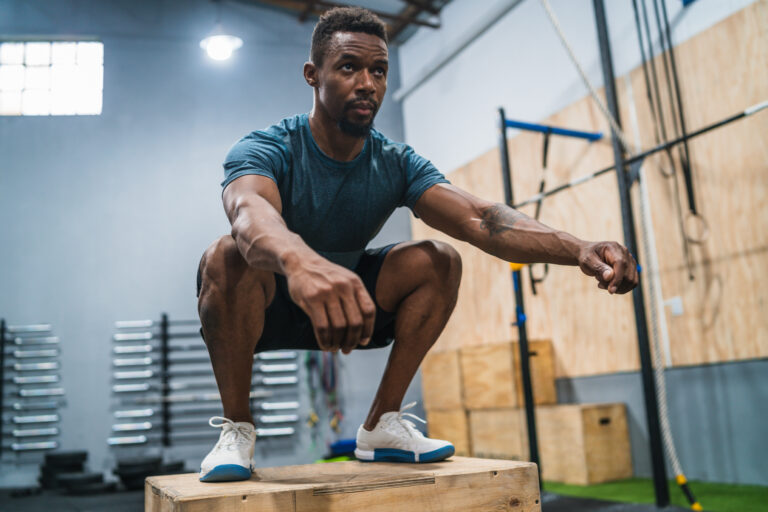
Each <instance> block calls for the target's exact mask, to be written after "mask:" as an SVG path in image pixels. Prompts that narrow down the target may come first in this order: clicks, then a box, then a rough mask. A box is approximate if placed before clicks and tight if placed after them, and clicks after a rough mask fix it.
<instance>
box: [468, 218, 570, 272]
mask: <svg viewBox="0 0 768 512" xmlns="http://www.w3.org/2000/svg"><path fill="white" fill-rule="evenodd" d="M479 213H480V218H478V219H474V221H475V222H473V223H471V224H472V225H471V226H470V229H469V231H470V234H469V237H468V240H467V241H468V242H470V243H471V244H472V245H475V246H476V247H478V248H479V249H482V250H483V251H485V252H487V253H489V254H492V255H494V256H496V257H498V258H501V259H504V260H506V261H514V262H516V263H556V264H560V265H578V263H579V260H578V257H579V250H580V249H581V247H582V246H583V244H584V242H583V241H581V240H579V239H578V238H576V237H574V236H573V235H570V234H568V233H566V232H564V231H558V230H556V229H552V228H550V227H549V226H546V225H544V224H542V223H541V222H538V221H536V220H534V219H532V218H530V217H528V216H527V215H525V214H524V213H522V212H519V211H517V210H515V209H513V208H510V207H509V206H506V205H503V204H500V203H497V204H493V205H490V206H488V207H486V208H484V209H483V210H481V211H480V212H479Z"/></svg>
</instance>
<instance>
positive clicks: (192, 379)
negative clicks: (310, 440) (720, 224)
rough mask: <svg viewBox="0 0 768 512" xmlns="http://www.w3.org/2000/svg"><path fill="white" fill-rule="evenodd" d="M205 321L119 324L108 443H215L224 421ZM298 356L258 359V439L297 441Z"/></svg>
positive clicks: (254, 395)
mask: <svg viewBox="0 0 768 512" xmlns="http://www.w3.org/2000/svg"><path fill="white" fill-rule="evenodd" d="M199 329H200V322H199V321H198V320H170V319H169V317H168V315H167V314H165V313H164V314H162V315H161V318H160V320H159V321H156V320H131V321H118V322H115V332H114V334H113V336H112V341H113V344H112V416H113V424H112V432H111V435H110V437H109V438H108V439H107V443H108V444H109V445H110V446H111V447H112V448H113V449H115V450H121V448H123V447H124V448H129V447H133V448H134V449H135V448H136V447H142V446H143V447H146V448H148V449H152V450H156V449H157V448H164V447H171V446H179V445H190V444H201V443H203V444H213V443H215V442H216V439H218V435H219V432H220V431H219V429H214V428H211V427H210V426H209V425H208V419H209V418H210V417H211V416H222V415H223V414H222V408H221V397H220V395H219V392H218V389H217V387H216V380H215V378H214V375H213V368H212V367H211V362H210V359H209V357H208V351H207V348H206V346H205V344H204V342H203V340H202V337H201V336H200V333H199ZM297 361H298V353H297V352H296V351H290V350H286V351H271V352H265V353H261V354H255V356H254V363H253V378H252V381H251V384H252V387H251V393H250V397H251V410H252V411H254V414H255V417H254V421H255V423H256V433H257V440H258V439H264V438H269V437H279V436H292V435H294V434H295V433H296V424H297V423H298V421H299V414H298V409H299V395H298V382H299V377H298V370H299V365H298V362H297Z"/></svg>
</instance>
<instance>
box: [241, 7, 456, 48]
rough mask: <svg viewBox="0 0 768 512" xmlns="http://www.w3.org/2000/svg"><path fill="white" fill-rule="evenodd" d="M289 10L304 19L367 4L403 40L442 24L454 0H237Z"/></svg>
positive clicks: (392, 38)
mask: <svg viewBox="0 0 768 512" xmlns="http://www.w3.org/2000/svg"><path fill="white" fill-rule="evenodd" d="M234 1H236V2H238V3H241V4H247V5H259V6H263V7H269V8H274V9H277V10H281V11H283V12H286V13H289V14H291V15H293V16H296V18H297V19H298V20H299V21H300V22H305V21H312V22H314V21H315V20H316V19H317V18H318V17H319V16H320V15H321V14H323V13H324V12H325V11H327V10H328V9H331V8H333V7H338V6H358V7H365V8H366V9H369V10H370V11H372V12H374V13H375V14H377V15H378V16H379V17H380V18H381V19H382V21H383V22H384V23H386V24H387V32H388V35H389V41H390V42H391V43H394V44H402V43H403V42H405V41H406V40H407V39H408V37H410V36H411V35H412V34H413V33H414V32H416V30H417V29H418V28H419V27H429V28H433V29H435V28H440V9H442V8H443V7H444V6H445V5H446V4H447V3H448V2H450V0H352V1H336V2H333V1H325V0H234Z"/></svg>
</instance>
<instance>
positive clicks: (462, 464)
mask: <svg viewBox="0 0 768 512" xmlns="http://www.w3.org/2000/svg"><path fill="white" fill-rule="evenodd" d="M198 478H199V476H198V475H197V474H196V473H191V474H184V475H167V476H156V477H149V478H147V480H146V484H145V511H147V512H159V511H175V512H193V511H194V512H197V511H202V510H206V511H209V512H215V511H224V510H233V511H241V512H244V511H251V510H253V511H256V510H258V511H261V512H271V511H280V512H309V511H316V510H327V511H339V512H341V511H344V512H346V511H350V512H351V511H358V510H366V512H371V511H379V510H380V511H382V512H383V511H387V512H392V510H397V511H398V512H409V511H414V512H416V511H419V512H422V511H425V510H440V511H452V510H456V511H462V512H472V511H478V512H480V511H486V510H509V511H526V512H527V511H532V512H538V511H540V510H541V505H540V500H539V488H538V475H537V471H536V466H535V465H534V464H532V463H529V462H517V461H508V460H492V459H477V458H470V457H458V456H454V457H452V458H450V459H448V460H446V461H441V462H437V463H432V464H401V463H363V462H358V461H347V462H333V463H327V464H307V465H302V466H283V467H274V468H260V469H257V470H256V471H255V472H254V474H253V476H252V477H251V479H250V480H246V481H243V482H220V483H202V482H200V481H199V479H198Z"/></svg>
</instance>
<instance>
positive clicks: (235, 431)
mask: <svg viewBox="0 0 768 512" xmlns="http://www.w3.org/2000/svg"><path fill="white" fill-rule="evenodd" d="M216 420H219V423H214V421H216ZM208 424H209V425H210V426H212V427H216V428H221V429H223V430H224V436H223V437H222V438H221V440H220V441H219V447H220V448H225V449H227V450H232V449H234V448H237V447H238V446H240V445H241V444H246V443H250V442H251V435H252V434H253V430H251V429H250V428H249V427H247V426H245V425H237V424H236V423H235V422H234V421H232V420H230V419H228V418H224V417H222V416H213V417H212V418H211V419H209V420H208Z"/></svg>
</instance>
